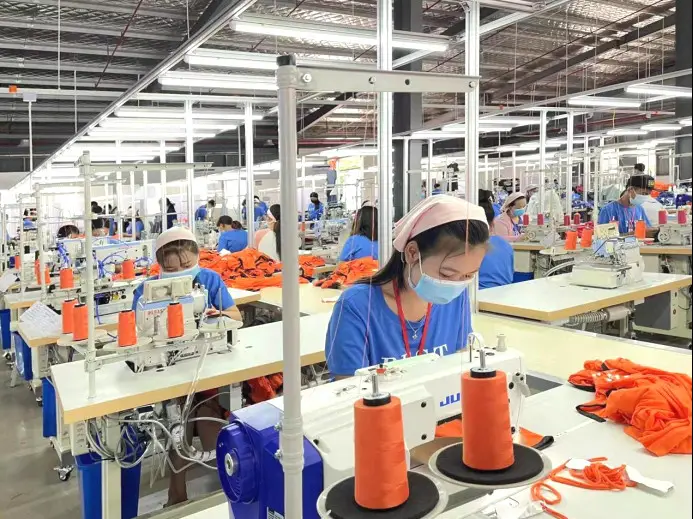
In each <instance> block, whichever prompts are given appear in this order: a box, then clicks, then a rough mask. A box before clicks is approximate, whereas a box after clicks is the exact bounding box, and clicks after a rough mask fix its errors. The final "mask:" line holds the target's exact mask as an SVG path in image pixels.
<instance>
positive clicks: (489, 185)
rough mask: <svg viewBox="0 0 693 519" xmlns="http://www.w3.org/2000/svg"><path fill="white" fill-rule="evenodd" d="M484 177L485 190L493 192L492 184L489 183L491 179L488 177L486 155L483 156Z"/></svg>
mask: <svg viewBox="0 0 693 519" xmlns="http://www.w3.org/2000/svg"><path fill="white" fill-rule="evenodd" d="M484 175H485V177H486V180H485V185H486V189H490V190H491V191H493V183H492V182H491V177H490V175H489V165H488V155H484ZM494 195H495V193H494Z"/></svg>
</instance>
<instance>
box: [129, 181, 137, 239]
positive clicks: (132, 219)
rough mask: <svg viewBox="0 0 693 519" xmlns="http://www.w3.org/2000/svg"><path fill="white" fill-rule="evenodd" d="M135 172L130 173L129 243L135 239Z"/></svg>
mask: <svg viewBox="0 0 693 519" xmlns="http://www.w3.org/2000/svg"><path fill="white" fill-rule="evenodd" d="M136 201H137V199H136V198H135V172H134V171H131V172H130V241H135V240H136V239H137V222H136V221H135V215H136V214H137V207H136V204H135V202H136Z"/></svg>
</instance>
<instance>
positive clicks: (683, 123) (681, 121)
mask: <svg viewBox="0 0 693 519" xmlns="http://www.w3.org/2000/svg"><path fill="white" fill-rule="evenodd" d="M679 124H680V125H681V126H691V117H686V118H685V119H679Z"/></svg>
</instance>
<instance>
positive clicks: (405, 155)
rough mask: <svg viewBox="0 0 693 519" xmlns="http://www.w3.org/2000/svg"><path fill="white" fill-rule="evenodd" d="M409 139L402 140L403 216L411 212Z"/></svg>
mask: <svg viewBox="0 0 693 519" xmlns="http://www.w3.org/2000/svg"><path fill="white" fill-rule="evenodd" d="M409 169H410V167H409V138H408V137H405V138H404V139H402V215H405V214H407V213H408V212H409V190H410V186H409V180H410V177H409Z"/></svg>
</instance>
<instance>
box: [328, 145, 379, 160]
mask: <svg viewBox="0 0 693 519" xmlns="http://www.w3.org/2000/svg"><path fill="white" fill-rule="evenodd" d="M377 154H378V148H376V147H365V146H362V147H353V148H337V149H335V150H325V151H321V152H320V153H318V155H320V156H321V157H328V158H332V157H354V156H359V155H364V156H365V155H377Z"/></svg>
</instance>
